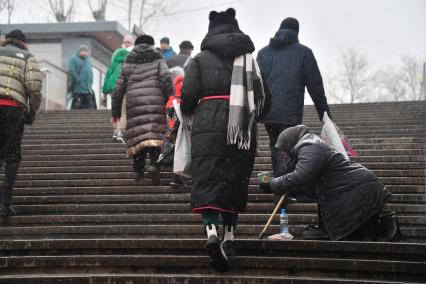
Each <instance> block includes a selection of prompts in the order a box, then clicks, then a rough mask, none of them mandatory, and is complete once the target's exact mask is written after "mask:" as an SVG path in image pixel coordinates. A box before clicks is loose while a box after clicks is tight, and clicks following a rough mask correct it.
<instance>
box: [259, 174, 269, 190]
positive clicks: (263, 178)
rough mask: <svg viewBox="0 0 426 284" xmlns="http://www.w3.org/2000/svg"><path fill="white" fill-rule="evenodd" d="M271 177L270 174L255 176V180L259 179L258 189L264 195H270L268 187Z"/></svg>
mask: <svg viewBox="0 0 426 284" xmlns="http://www.w3.org/2000/svg"><path fill="white" fill-rule="evenodd" d="M271 175H272V174H271V173H270V172H260V173H258V174H257V178H258V179H259V188H260V189H261V190H262V191H263V192H264V193H271V188H270V186H269V182H270V181H271Z"/></svg>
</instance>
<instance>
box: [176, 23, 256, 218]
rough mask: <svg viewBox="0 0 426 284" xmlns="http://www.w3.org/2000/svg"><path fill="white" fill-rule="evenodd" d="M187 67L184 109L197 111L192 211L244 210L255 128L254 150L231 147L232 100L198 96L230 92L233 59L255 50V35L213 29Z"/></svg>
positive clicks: (226, 27)
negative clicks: (228, 143) (230, 108)
mask: <svg viewBox="0 0 426 284" xmlns="http://www.w3.org/2000/svg"><path fill="white" fill-rule="evenodd" d="M201 50H202V51H201V53H199V54H197V56H195V58H194V59H193V60H192V61H191V63H190V65H189V66H188V68H187V70H186V73H185V79H184V82H183V88H182V100H183V102H182V105H181V108H182V111H183V112H184V113H186V114H193V115H194V124H193V129H192V178H193V186H192V198H191V200H192V209H193V211H199V210H202V209H203V208H214V209H219V210H227V211H233V212H242V211H245V209H246V205H247V196H248V183H249V178H250V176H251V173H252V170H253V164H254V158H255V154H256V132H255V129H254V128H253V130H252V141H251V149H250V150H249V151H242V150H239V149H237V147H235V146H227V125H228V112H229V101H227V100H221V99H214V100H206V101H201V102H199V100H200V99H201V98H203V97H208V96H216V95H229V92H230V87H231V75H232V68H233V62H234V58H235V57H237V56H240V55H243V54H246V53H251V52H253V51H254V46H253V43H252V41H251V39H250V38H249V37H248V36H247V35H245V34H243V33H242V32H241V31H240V30H239V29H238V27H237V26H233V25H219V26H217V27H215V28H212V29H210V30H209V33H208V34H207V35H206V37H205V38H204V40H203V42H202V44H201Z"/></svg>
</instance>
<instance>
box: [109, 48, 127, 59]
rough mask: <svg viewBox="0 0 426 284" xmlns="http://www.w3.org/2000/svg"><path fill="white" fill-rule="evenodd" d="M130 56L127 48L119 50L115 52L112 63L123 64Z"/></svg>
mask: <svg viewBox="0 0 426 284" xmlns="http://www.w3.org/2000/svg"><path fill="white" fill-rule="evenodd" d="M128 54H129V51H128V50H127V49H126V48H119V49H117V50H116V51H114V53H113V55H112V58H111V61H112V62H117V63H123V62H124V60H125V59H126V56H127V55H128Z"/></svg>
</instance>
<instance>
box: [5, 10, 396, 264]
mask: <svg viewBox="0 0 426 284" xmlns="http://www.w3.org/2000/svg"><path fill="white" fill-rule="evenodd" d="M298 35H299V22H298V21H297V20H296V19H294V18H286V19H284V20H283V21H282V23H281V25H280V27H279V29H278V31H277V32H276V33H275V35H274V37H272V38H271V40H270V43H269V45H267V46H266V47H264V48H263V49H261V50H260V51H259V53H258V56H257V58H256V59H254V57H253V55H252V54H253V52H254V51H255V46H254V44H253V42H252V40H251V39H250V37H249V36H248V35H247V34H246V33H244V32H243V31H241V29H240V27H239V24H238V21H237V19H236V11H235V10H234V9H232V8H229V9H227V10H226V11H222V12H217V11H211V12H210V14H209V26H208V32H207V34H206V35H205V37H204V39H203V40H202V43H201V52H200V53H198V54H197V55H196V56H195V57H191V54H192V51H193V49H194V46H193V45H192V43H191V42H190V41H183V42H182V43H181V44H180V46H179V49H180V52H179V54H177V55H176V53H175V52H174V51H173V49H172V48H171V46H170V40H169V38H167V37H164V38H162V39H161V41H160V46H161V47H160V48H156V47H155V41H154V38H153V37H152V36H150V35H140V36H138V37H137V38H136V39H135V38H134V37H133V36H126V37H125V38H124V40H123V44H122V46H121V47H120V48H119V49H117V50H116V51H115V52H114V53H113V56H112V59H111V65H110V67H109V69H108V72H107V74H106V78H105V82H104V85H103V89H102V90H103V96H102V101H103V103H105V101H106V99H107V96H111V101H112V106H111V109H112V120H111V121H112V126H113V128H114V132H113V139H114V140H115V141H118V142H120V143H125V144H126V145H127V156H128V157H129V158H132V159H133V170H134V179H135V181H136V182H137V183H138V184H142V182H143V181H144V178H145V172H147V173H148V178H149V179H151V182H152V185H154V186H158V185H161V179H160V171H161V163H160V162H159V157H160V156H161V155H162V151H163V150H164V145H165V141H166V140H167V139H168V140H170V141H171V142H173V141H175V140H176V139H177V136H179V135H177V132H178V129H181V128H179V125H180V121H179V119H178V118H177V117H178V115H177V114H176V111H178V110H176V109H175V107H174V106H175V105H176V104H178V105H179V111H180V112H181V115H185V116H187V117H191V118H192V128H191V142H190V144H191V153H190V154H191V167H190V169H191V171H190V173H191V176H192V191H191V208H192V211H193V212H195V213H199V214H200V215H201V218H202V223H203V227H204V231H205V234H206V236H207V243H206V249H207V253H208V255H209V256H210V257H211V259H212V264H213V267H214V268H215V269H216V270H218V271H226V270H227V269H228V266H229V258H230V257H232V255H233V254H234V253H235V252H234V250H233V242H234V240H235V236H234V232H235V230H236V227H237V224H238V215H239V214H240V213H243V212H245V211H246V209H247V202H248V188H249V181H250V177H251V176H252V172H253V166H254V161H255V156H256V151H257V127H256V125H257V123H263V124H264V125H265V128H266V131H267V134H268V136H269V140H270V150H271V160H272V169H273V174H272V176H273V177H272V178H271V180H270V182H268V183H267V184H266V185H264V186H262V187H261V188H262V189H263V190H264V191H265V192H266V193H274V194H275V195H277V196H282V195H283V194H287V195H288V196H290V197H293V198H296V200H297V199H298V198H299V196H301V195H306V196H308V197H309V198H311V199H312V200H313V201H315V202H316V203H317V204H318V219H319V223H318V224H317V226H315V227H310V228H307V233H306V234H305V239H328V240H371V241H375V240H379V239H380V240H385V241H397V240H398V239H399V237H400V232H399V225H398V220H397V218H396V216H395V214H387V215H385V216H383V214H382V211H383V208H384V206H385V204H386V203H387V202H388V201H389V199H390V196H391V193H390V192H389V191H388V190H387V189H386V187H385V186H384V185H383V184H382V183H381V182H380V181H379V179H378V178H377V176H376V175H374V174H373V173H372V172H371V171H370V170H368V169H366V168H365V167H363V166H361V165H359V164H356V163H352V162H351V161H349V160H347V159H346V158H345V157H344V156H343V155H342V154H341V153H339V152H337V151H336V150H335V149H334V148H333V147H332V146H330V145H328V144H327V143H325V142H324V141H323V140H322V139H321V138H320V137H318V136H316V135H314V134H312V133H311V132H310V131H309V129H308V128H307V127H306V126H304V125H301V123H302V118H303V105H304V96H305V88H307V90H308V92H309V94H310V96H311V98H312V100H313V102H314V104H315V108H316V110H317V112H318V116H319V119H320V120H322V117H323V115H324V113H327V114H328V116H329V117H331V115H332V114H331V112H330V108H329V106H328V103H327V99H326V96H325V92H324V86H323V82H322V78H321V74H320V71H319V68H318V65H317V62H316V59H315V57H314V55H313V52H312V50H311V49H309V48H308V47H306V46H304V45H303V44H301V43H299V39H298ZM10 70H13V72H10ZM69 74H70V82H71V84H70V86H69V90H70V92H71V93H72V94H73V102H72V109H93V108H96V101H95V100H94V99H93V98H94V96H93V94H94V92H93V90H92V87H91V86H92V83H93V74H92V67H91V62H90V56H89V49H88V47H87V46H84V45H82V46H81V47H80V48H79V49H78V51H77V53H76V54H75V56H73V57H72V58H71V59H70V61H69ZM41 85H42V79H41V73H40V70H39V68H38V65H37V61H36V60H35V58H34V56H32V55H31V53H30V52H29V51H28V48H27V40H26V37H25V34H24V33H23V32H22V31H20V30H15V31H12V32H10V33H9V34H8V35H7V36H6V40H5V41H4V42H3V43H2V44H1V47H0V121H1V124H0V151H1V152H0V154H1V156H0V166H1V167H4V173H5V179H4V183H3V186H2V188H1V191H0V216H3V217H7V216H11V215H14V212H13V210H12V209H11V207H10V205H11V197H12V189H13V185H14V182H15V179H16V175H17V171H18V168H19V162H20V160H21V155H20V144H21V139H22V135H23V131H24V125H25V124H32V122H33V121H34V118H35V113H36V112H37V110H38V108H39V105H40V100H41V93H40V92H41ZM147 158H149V164H148V165H147V167H146V165H145V161H146V159H147ZM184 184H185V179H183V178H182V177H181V176H179V175H173V176H172V185H173V186H175V187H179V186H183V185H184ZM260 192H261V191H260ZM220 219H221V220H222V222H220ZM220 223H222V225H223V229H222V235H220V232H219V231H220V226H219V224H220Z"/></svg>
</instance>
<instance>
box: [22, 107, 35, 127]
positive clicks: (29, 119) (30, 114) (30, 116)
mask: <svg viewBox="0 0 426 284" xmlns="http://www.w3.org/2000/svg"><path fill="white" fill-rule="evenodd" d="M35 115H36V114H35V112H34V111H31V110H30V111H25V112H24V124H27V125H32V124H33V122H34V120H35Z"/></svg>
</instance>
